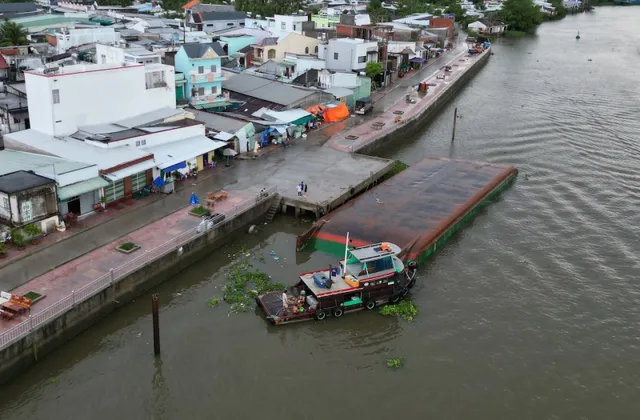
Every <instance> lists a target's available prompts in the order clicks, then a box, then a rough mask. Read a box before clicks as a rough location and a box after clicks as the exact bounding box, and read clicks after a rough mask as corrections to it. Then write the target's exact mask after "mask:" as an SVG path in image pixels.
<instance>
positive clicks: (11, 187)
mask: <svg viewBox="0 0 640 420" xmlns="http://www.w3.org/2000/svg"><path fill="white" fill-rule="evenodd" d="M55 183H56V181H54V180H53V179H49V178H45V177H43V176H40V175H36V174H34V173H32V172H27V171H17V172H12V173H9V174H6V175H1V176H0V191H2V192H4V193H7V194H13V193H17V192H20V191H24V190H29V189H31V188H36V187H39V186H41V185H48V184H55Z"/></svg>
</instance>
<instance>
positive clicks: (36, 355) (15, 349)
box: [0, 195, 280, 384]
mask: <svg viewBox="0 0 640 420" xmlns="http://www.w3.org/2000/svg"><path fill="white" fill-rule="evenodd" d="M276 200H280V197H279V196H277V195H274V196H273V197H271V198H270V199H267V200H265V201H262V202H260V203H256V205H254V206H253V207H251V208H249V209H248V210H246V211H245V212H243V213H241V214H239V215H237V216H236V217H234V218H232V219H229V220H228V221H227V222H225V223H223V224H221V225H219V226H217V227H215V228H214V229H212V230H210V231H209V232H207V233H206V234H204V235H201V236H199V237H197V238H195V239H193V240H192V241H191V242H188V243H187V244H185V245H183V246H182V252H178V251H177V250H175V251H173V252H171V253H169V254H167V255H166V256H164V257H162V258H159V259H157V260H155V261H153V262H151V263H149V264H148V265H146V266H144V267H142V268H141V269H139V270H137V271H135V272H133V273H131V274H130V275H128V276H127V277H125V278H123V279H121V280H119V281H118V282H117V283H114V284H113V285H112V286H110V287H108V288H107V289H105V290H103V291H102V292H100V293H98V294H97V295H95V296H93V297H91V298H89V299H87V300H85V301H83V302H80V303H78V304H77V305H75V306H73V307H72V308H70V309H69V310H68V311H66V312H64V313H63V314H61V315H60V316H58V317H57V318H56V319H54V320H52V321H51V322H49V323H47V324H45V325H42V326H40V327H38V328H36V329H34V330H33V331H32V332H31V333H30V334H29V335H27V336H25V337H24V338H22V339H21V340H20V341H17V342H15V343H13V344H12V345H10V346H9V347H7V348H5V349H3V350H1V351H0V384H2V383H5V382H7V381H9V380H10V379H12V378H13V377H15V376H16V375H18V374H20V373H24V370H25V369H27V368H29V367H30V366H31V365H33V364H35V363H37V361H38V359H41V358H42V357H44V356H46V355H47V354H49V353H51V352H52V351H54V350H55V349H56V348H58V347H60V346H61V345H63V344H66V343H68V342H69V340H70V339H72V338H73V337H75V336H76V335H78V334H79V333H81V332H82V331H84V330H86V329H87V328H89V327H91V326H92V325H94V324H95V323H97V322H98V321H100V320H101V319H102V318H104V317H106V316H107V315H109V314H110V313H111V312H113V311H115V310H116V309H118V308H119V307H120V306H122V305H124V304H126V303H128V302H130V301H131V300H132V299H134V298H135V297H137V296H139V295H141V294H142V293H144V292H146V291H148V290H149V289H151V288H152V287H154V286H156V285H158V284H160V283H162V282H164V281H165V280H168V279H169V278H171V277H172V276H174V275H175V274H176V273H178V272H180V271H182V270H184V269H186V268H187V267H189V266H190V265H192V264H193V263H195V262H197V261H198V260H200V259H202V258H204V257H206V256H207V255H210V254H211V252H212V251H213V250H214V249H215V248H216V247H219V246H220V245H221V244H223V243H224V241H225V240H227V239H228V238H229V237H230V235H231V234H232V233H233V232H235V231H237V230H239V229H242V228H244V227H246V226H247V225H248V224H250V223H251V222H253V221H255V220H256V219H258V218H260V217H262V216H264V215H265V213H266V212H267V211H268V210H269V207H271V205H272V204H273V203H274V202H275V201H276Z"/></svg>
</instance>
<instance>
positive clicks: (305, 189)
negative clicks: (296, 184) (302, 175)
mask: <svg viewBox="0 0 640 420" xmlns="http://www.w3.org/2000/svg"><path fill="white" fill-rule="evenodd" d="M304 196H305V197H306V196H307V184H304Z"/></svg>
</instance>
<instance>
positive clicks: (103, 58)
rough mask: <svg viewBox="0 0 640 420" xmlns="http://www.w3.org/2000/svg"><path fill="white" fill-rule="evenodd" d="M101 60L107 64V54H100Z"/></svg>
mask: <svg viewBox="0 0 640 420" xmlns="http://www.w3.org/2000/svg"><path fill="white" fill-rule="evenodd" d="M100 62H101V63H102V64H107V56H106V55H104V54H100Z"/></svg>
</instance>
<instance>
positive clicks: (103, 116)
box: [25, 63, 176, 136]
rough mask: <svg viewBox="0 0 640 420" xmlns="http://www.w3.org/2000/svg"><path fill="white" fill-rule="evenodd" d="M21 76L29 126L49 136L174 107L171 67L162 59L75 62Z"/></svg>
mask: <svg viewBox="0 0 640 420" xmlns="http://www.w3.org/2000/svg"><path fill="white" fill-rule="evenodd" d="M25 76H26V80H25V81H26V87H27V97H29V98H32V99H31V100H30V101H29V117H30V122H31V128H33V129H35V130H37V131H39V132H41V133H44V134H47V135H51V136H65V135H70V134H73V133H75V132H76V131H78V127H80V126H87V125H93V124H108V123H111V122H113V121H117V120H121V119H123V118H127V117H130V116H132V115H139V114H141V113H145V112H149V111H153V110H156V109H160V108H167V107H168V108H175V106H176V96H175V75H174V69H173V67H171V66H166V65H163V64H148V65H146V66H145V65H142V64H127V63H122V64H87V65H83V64H77V65H73V66H65V67H53V68H41V69H39V70H34V71H28V72H25Z"/></svg>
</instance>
